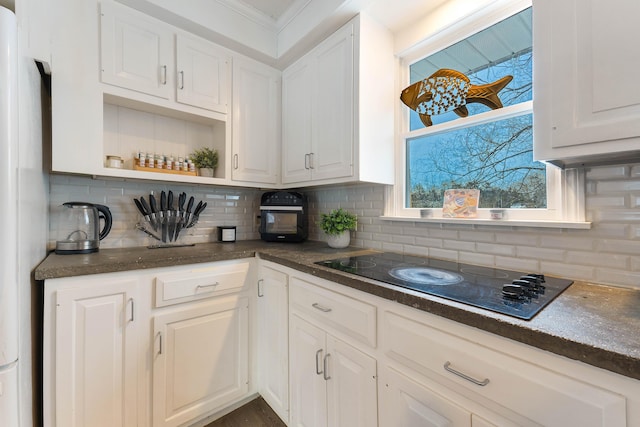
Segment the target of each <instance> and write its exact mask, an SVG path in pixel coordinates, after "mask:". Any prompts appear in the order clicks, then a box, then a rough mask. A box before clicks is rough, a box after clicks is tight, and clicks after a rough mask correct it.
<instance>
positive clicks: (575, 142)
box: [533, 0, 640, 165]
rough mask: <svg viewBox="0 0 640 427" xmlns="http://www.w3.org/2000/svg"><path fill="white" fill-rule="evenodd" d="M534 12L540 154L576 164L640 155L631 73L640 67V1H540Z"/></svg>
mask: <svg viewBox="0 0 640 427" xmlns="http://www.w3.org/2000/svg"><path fill="white" fill-rule="evenodd" d="M533 13H534V21H533V22H534V57H535V60H536V62H535V67H534V81H535V86H534V92H535V93H534V115H535V121H534V126H535V127H534V130H535V157H536V158H537V159H541V160H557V161H558V163H565V164H570V165H571V164H581V163H582V162H587V163H589V162H594V163H597V162H598V161H603V160H607V159H611V158H618V159H625V154H624V153H625V152H626V153H629V154H631V155H633V156H636V157H637V156H640V152H639V149H638V147H639V144H640V139H639V138H640V82H639V81H638V80H637V79H633V78H627V79H625V78H624V75H625V72H626V71H625V70H627V71H628V70H635V69H638V67H640V54H639V53H638V52H637V50H636V49H630V48H629V40H636V39H638V37H640V29H639V28H638V26H637V25H636V17H637V16H638V15H640V3H638V2H633V1H625V0H613V1H611V0H589V1H578V0H570V1H562V2H558V1H553V0H536V1H534V8H533ZM631 152H633V154H632V153H631ZM629 154H627V155H626V156H627V159H628V156H629Z"/></svg>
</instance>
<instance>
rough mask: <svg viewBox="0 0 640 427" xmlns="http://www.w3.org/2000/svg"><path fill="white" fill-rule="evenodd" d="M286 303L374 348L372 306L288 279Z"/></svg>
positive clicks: (324, 326)
mask: <svg viewBox="0 0 640 427" xmlns="http://www.w3.org/2000/svg"><path fill="white" fill-rule="evenodd" d="M289 298H290V304H291V307H292V308H293V309H296V310H298V311H299V312H302V313H304V314H305V315H306V317H310V318H313V319H316V320H318V321H320V322H321V324H322V326H323V328H324V329H328V328H331V329H333V330H335V331H338V332H341V333H343V334H346V335H348V336H350V337H352V338H354V339H357V340H358V341H361V342H363V343H365V344H367V345H369V346H371V347H375V346H376V307H375V306H373V305H370V304H367V303H364V302H362V301H358V300H356V299H353V298H350V297H348V296H345V295H342V294H339V293H336V292H333V291H330V290H328V289H325V288H321V287H319V286H315V285H313V284H311V283H309V282H306V281H304V280H301V279H299V278H297V277H293V278H292V279H291V287H290V295H289Z"/></svg>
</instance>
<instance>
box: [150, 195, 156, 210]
mask: <svg viewBox="0 0 640 427" xmlns="http://www.w3.org/2000/svg"><path fill="white" fill-rule="evenodd" d="M149 205H151V213H156V212H158V203H157V202H156V198H155V196H154V195H153V194H149Z"/></svg>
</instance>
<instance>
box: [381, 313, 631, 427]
mask: <svg viewBox="0 0 640 427" xmlns="http://www.w3.org/2000/svg"><path fill="white" fill-rule="evenodd" d="M381 344H382V346H383V349H384V352H385V354H386V355H387V356H388V357H389V358H391V359H394V360H396V361H398V362H400V363H401V364H403V365H405V366H407V367H409V368H411V369H413V370H414V371H417V372H420V373H422V374H424V375H426V376H428V377H430V378H434V379H438V378H442V377H444V378H446V379H448V380H450V381H453V382H455V383H456V384H458V385H459V386H460V387H463V388H466V389H468V390H471V391H473V392H475V393H477V394H478V395H480V396H482V397H484V398H487V399H490V400H492V401H494V402H496V403H498V404H499V405H502V406H503V407H505V408H508V409H510V410H511V411H514V412H516V413H517V414H520V415H522V416H524V417H527V418H529V419H530V420H532V421H534V422H536V423H540V424H542V425H545V426H562V425H576V426H577V425H579V426H582V427H586V426H594V427H595V426H625V425H626V421H625V420H626V402H625V398H624V397H623V396H621V395H618V394H615V393H612V392H609V391H607V390H604V389H601V388H599V387H596V386H594V385H592V384H587V383H585V382H582V381H579V380H577V379H574V378H570V377H568V376H565V375H562V374H559V373H557V372H553V371H550V370H548V369H544V368H542V367H540V366H538V365H536V364H535V363H536V361H535V360H534V361H525V360H522V359H517V358H515V357H512V356H508V355H506V354H504V353H501V352H498V351H494V350H491V349H489V348H487V347H485V346H483V345H479V344H477V343H475V342H471V341H468V340H466V339H463V338H460V337H458V336H455V335H451V334H449V333H447V332H444V331H442V330H440V329H437V328H433V327H431V326H428V325H427V324H424V323H420V322H417V321H415V320H412V319H408V318H405V317H402V316H399V315H397V314H395V313H391V312H385V313H384V316H383V320H382V336H381ZM434 374H435V376H434ZM464 376H466V378H464ZM474 381H475V382H474Z"/></svg>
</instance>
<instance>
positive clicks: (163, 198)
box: [160, 190, 169, 243]
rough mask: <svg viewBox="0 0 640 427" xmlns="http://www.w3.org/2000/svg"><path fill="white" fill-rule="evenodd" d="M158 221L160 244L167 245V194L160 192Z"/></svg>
mask: <svg viewBox="0 0 640 427" xmlns="http://www.w3.org/2000/svg"><path fill="white" fill-rule="evenodd" d="M160 219H161V221H162V243H167V232H168V227H169V225H168V224H167V220H168V219H169V218H168V216H167V193H165V192H164V190H162V192H161V193H160Z"/></svg>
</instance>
